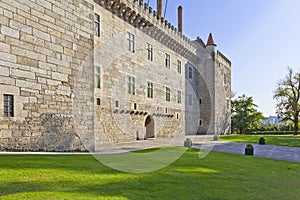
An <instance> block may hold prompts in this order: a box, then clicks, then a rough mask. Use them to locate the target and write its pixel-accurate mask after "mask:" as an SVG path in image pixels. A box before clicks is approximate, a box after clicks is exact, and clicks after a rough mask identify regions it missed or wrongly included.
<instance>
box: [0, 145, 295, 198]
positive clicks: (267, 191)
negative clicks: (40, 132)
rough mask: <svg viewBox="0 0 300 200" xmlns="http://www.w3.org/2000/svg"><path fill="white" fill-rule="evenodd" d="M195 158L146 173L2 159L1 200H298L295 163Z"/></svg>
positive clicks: (58, 159) (65, 158)
mask: <svg viewBox="0 0 300 200" xmlns="http://www.w3.org/2000/svg"><path fill="white" fill-rule="evenodd" d="M198 153H199V152H198V150H196V149H189V150H188V151H187V152H186V153H185V154H184V155H183V156H182V157H181V158H180V159H178V160H177V161H175V162H174V163H173V164H171V165H170V166H168V167H166V168H163V169H161V170H158V171H155V172H151V173H145V174H130V173H124V172H119V171H116V170H113V169H110V168H108V167H106V166H104V165H102V164H101V163H99V161H98V160H96V159H95V158H94V157H93V156H90V155H58V156H54V155H1V156H0V199H299V196H300V189H299V188H300V181H299V180H300V163H291V162H286V161H276V160H270V159H263V158H257V157H252V156H244V155H233V154H225V153H217V152H211V153H210V154H209V155H208V156H207V157H205V158H204V159H199V157H198Z"/></svg>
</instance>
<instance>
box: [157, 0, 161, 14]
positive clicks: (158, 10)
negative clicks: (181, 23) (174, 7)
mask: <svg viewBox="0 0 300 200" xmlns="http://www.w3.org/2000/svg"><path fill="white" fill-rule="evenodd" d="M157 16H158V18H161V16H162V0H157Z"/></svg>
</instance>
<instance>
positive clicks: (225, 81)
mask: <svg viewBox="0 0 300 200" xmlns="http://www.w3.org/2000/svg"><path fill="white" fill-rule="evenodd" d="M226 84H227V76H226V74H224V85H226Z"/></svg>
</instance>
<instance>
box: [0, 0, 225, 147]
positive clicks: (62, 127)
mask: <svg viewBox="0 0 300 200" xmlns="http://www.w3.org/2000/svg"><path fill="white" fill-rule="evenodd" d="M95 14H97V15H98V16H99V18H95ZM0 23H1V27H0V43H1V45H0V150H2V151H3V150H6V151H8V150H13V151H85V150H89V151H97V150H98V149H100V148H101V145H102V144H107V143H122V142H130V141H134V140H136V139H148V138H157V137H168V138H173V137H176V136H180V135H184V134H187V135H192V134H227V133H229V132H230V128H229V127H230V98H231V88H230V85H231V81H230V80H231V63H230V61H229V60H228V59H227V58H226V57H225V56H224V55H223V54H222V53H221V52H219V51H217V50H216V47H215V46H214V45H211V44H209V43H208V44H207V45H205V44H204V43H203V42H202V40H201V39H200V38H198V39H197V40H195V41H190V40H189V39H188V38H187V37H185V36H184V35H183V34H182V33H180V32H178V31H177V29H176V28H174V26H172V25H171V24H170V23H169V22H168V21H166V20H164V19H163V18H162V17H159V16H158V15H157V13H156V11H153V9H152V8H149V7H148V5H147V4H143V1H136V0H121V1H117V0H113V1H103V0H99V1H92V0H66V1H58V0H43V1H41V0H15V1H13V2H9V3H8V2H0ZM96 26H97V27H98V26H99V29H96V30H95V28H96ZM98 30H99V37H98V36H97V35H95V31H98ZM150 52H151V53H150ZM150 54H151V55H152V57H151V56H150ZM224 79H225V80H224ZM4 95H13V116H6V115H7V113H6V114H5V112H6V111H5V109H7V108H5V99H4V98H5V97H4Z"/></svg>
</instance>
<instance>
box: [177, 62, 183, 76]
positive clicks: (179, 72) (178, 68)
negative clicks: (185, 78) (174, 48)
mask: <svg viewBox="0 0 300 200" xmlns="http://www.w3.org/2000/svg"><path fill="white" fill-rule="evenodd" d="M181 71H182V63H181V60H177V73H178V74H181Z"/></svg>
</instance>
